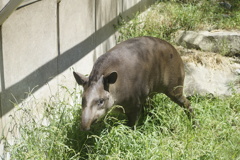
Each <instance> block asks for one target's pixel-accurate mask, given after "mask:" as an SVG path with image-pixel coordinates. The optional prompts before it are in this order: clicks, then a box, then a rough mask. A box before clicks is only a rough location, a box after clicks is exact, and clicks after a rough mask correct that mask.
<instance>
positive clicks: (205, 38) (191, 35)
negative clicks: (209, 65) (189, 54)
mask: <svg viewBox="0 0 240 160" xmlns="http://www.w3.org/2000/svg"><path fill="white" fill-rule="evenodd" d="M175 40H176V43H177V44H178V45H181V46H183V47H186V48H188V49H199V50H202V51H211V52H215V53H220V54H222V55H228V56H231V55H240V45H239V44H240V32H238V31H211V32H209V31H199V32H195V31H178V32H177V34H176V37H175Z"/></svg>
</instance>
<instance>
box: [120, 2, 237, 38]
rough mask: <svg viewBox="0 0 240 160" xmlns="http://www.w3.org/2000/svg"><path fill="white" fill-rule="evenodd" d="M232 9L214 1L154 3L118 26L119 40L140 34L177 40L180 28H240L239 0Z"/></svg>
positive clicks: (233, 3) (232, 3)
mask: <svg viewBox="0 0 240 160" xmlns="http://www.w3.org/2000/svg"><path fill="white" fill-rule="evenodd" d="M230 3H231V5H232V9H231V10H228V9H225V8H223V7H221V6H220V5H219V4H218V2H217V1H215V0H210V1H207V0H201V1H196V0H181V1H180V0H170V1H160V2H158V3H156V4H155V5H153V6H152V7H151V9H150V10H149V11H148V12H147V13H146V15H145V16H141V15H139V14H137V15H136V16H135V18H134V19H133V20H131V21H130V23H129V22H128V21H125V20H122V21H121V22H120V23H119V25H118V27H117V28H118V31H119V33H120V37H119V41H123V40H126V39H129V38H132V37H138V36H153V37H158V38H162V39H165V40H167V41H170V42H174V41H173V38H174V34H175V33H176V31H178V30H209V31H211V30H217V29H225V30H239V29H240V25H239V24H240V1H239V0H231V1H230Z"/></svg>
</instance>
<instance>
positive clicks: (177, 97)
mask: <svg viewBox="0 0 240 160" xmlns="http://www.w3.org/2000/svg"><path fill="white" fill-rule="evenodd" d="M166 95H167V96H168V97H169V98H170V99H171V100H172V101H174V102H175V103H177V104H178V105H179V106H181V107H182V108H183V109H184V112H185V113H186V114H187V116H188V118H189V119H190V120H192V118H194V112H193V109H192V108H191V104H190V102H189V101H188V100H187V98H186V97H185V96H184V95H183V87H182V86H178V87H175V88H172V89H168V90H167V92H166ZM193 123H194V120H193ZM194 125H195V124H194Z"/></svg>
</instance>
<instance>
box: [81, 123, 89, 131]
mask: <svg viewBox="0 0 240 160" xmlns="http://www.w3.org/2000/svg"><path fill="white" fill-rule="evenodd" d="M90 126H91V125H84V124H81V130H82V131H89V130H90Z"/></svg>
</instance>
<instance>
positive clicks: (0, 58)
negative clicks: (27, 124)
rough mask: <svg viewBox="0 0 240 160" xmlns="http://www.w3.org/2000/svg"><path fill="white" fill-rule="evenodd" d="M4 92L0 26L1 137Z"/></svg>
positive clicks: (0, 29) (0, 31) (0, 28)
mask: <svg viewBox="0 0 240 160" xmlns="http://www.w3.org/2000/svg"><path fill="white" fill-rule="evenodd" d="M4 90H5V83H4V68H3V50H2V26H0V136H1V135H2V132H3V131H2V128H3V122H2V117H3V112H2V110H3V106H2V94H3V92H4Z"/></svg>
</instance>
